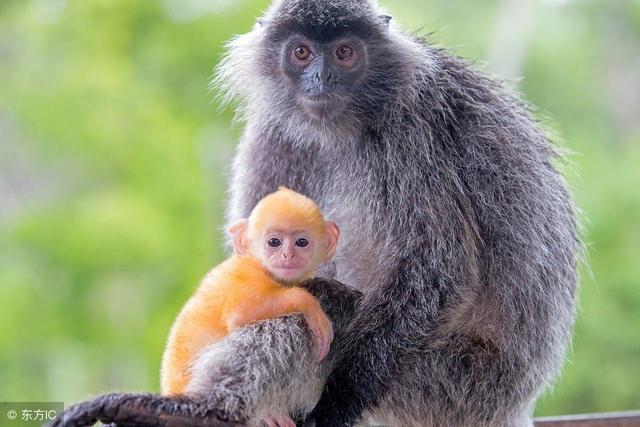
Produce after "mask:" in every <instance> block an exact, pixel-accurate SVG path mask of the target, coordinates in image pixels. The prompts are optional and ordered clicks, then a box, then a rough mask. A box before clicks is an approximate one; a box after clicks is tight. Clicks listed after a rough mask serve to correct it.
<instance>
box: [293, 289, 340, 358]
mask: <svg viewBox="0 0 640 427" xmlns="http://www.w3.org/2000/svg"><path fill="white" fill-rule="evenodd" d="M288 292H289V295H288V298H290V299H291V301H292V302H291V304H292V306H294V307H296V309H298V310H300V312H301V313H302V314H303V315H304V319H305V320H306V322H307V325H308V326H309V329H310V330H311V333H312V334H313V341H314V344H315V356H316V359H317V360H318V361H321V360H323V359H324V358H325V357H327V354H329V347H330V346H331V342H332V341H333V324H332V323H331V320H329V318H328V317H327V315H326V314H325V313H324V311H322V307H321V306H320V303H319V302H318V300H316V299H315V297H314V296H313V295H311V294H310V293H309V292H307V291H306V290H304V289H299V288H294V289H290V290H288Z"/></svg>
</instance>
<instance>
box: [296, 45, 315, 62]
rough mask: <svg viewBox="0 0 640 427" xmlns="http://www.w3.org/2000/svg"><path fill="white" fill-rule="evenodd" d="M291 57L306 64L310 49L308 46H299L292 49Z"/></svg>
mask: <svg viewBox="0 0 640 427" xmlns="http://www.w3.org/2000/svg"><path fill="white" fill-rule="evenodd" d="M293 56H294V57H295V59H297V60H298V61H301V62H306V61H307V60H308V59H309V58H310V57H311V49H309V46H305V45H303V44H299V45H297V46H296V47H294V48H293Z"/></svg>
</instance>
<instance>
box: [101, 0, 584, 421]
mask: <svg viewBox="0 0 640 427" xmlns="http://www.w3.org/2000/svg"><path fill="white" fill-rule="evenodd" d="M216 82H217V83H218V84H220V85H221V86H222V87H223V89H224V90H225V91H226V92H225V93H226V95H227V100H229V101H230V102H236V103H237V106H238V116H239V118H240V119H241V120H243V121H244V123H245V127H246V128H245V133H244V135H243V137H242V140H241V141H240V144H239V146H238V148H237V153H236V157H235V160H234V163H233V173H232V178H231V197H230V206H229V213H228V219H229V220H230V221H233V220H235V219H238V218H241V217H246V215H247V214H248V213H249V211H250V210H251V208H252V207H253V206H254V205H255V203H257V201H258V200H260V199H261V198H262V197H263V196H265V195H266V194H268V193H270V192H272V191H274V190H275V189H276V188H277V187H278V186H280V185H286V186H288V187H289V188H292V189H294V190H296V191H299V192H301V193H303V194H306V195H308V196H309V197H311V198H313V199H314V200H315V201H317V202H318V204H319V205H320V206H321V208H322V209H323V211H324V212H326V214H327V216H328V217H330V218H332V219H333V220H335V221H336V222H337V223H338V224H339V225H340V228H341V231H342V234H341V244H340V247H339V249H338V253H337V254H336V256H335V258H334V261H333V262H332V263H331V265H330V266H328V267H327V268H326V269H325V270H324V271H323V272H322V274H323V276H324V277H325V278H328V279H335V280H337V281H339V282H341V283H345V284H347V285H349V286H351V287H353V288H355V289H357V290H359V291H361V292H362V294H363V297H362V299H361V300H359V299H358V300H357V301H358V302H357V304H356V305H354V307H355V308H354V310H353V311H352V313H353V315H352V318H351V319H350V320H349V321H347V322H346V323H345V326H344V327H343V328H339V329H340V330H339V331H338V332H339V335H340V339H336V341H335V342H334V345H333V349H332V354H331V357H330V359H331V360H330V361H329V362H328V366H327V367H326V369H325V371H327V372H328V371H331V372H330V374H329V376H328V380H327V382H326V386H325V388H324V390H323V393H322V397H321V398H320V401H319V403H318V404H317V406H316V407H315V409H314V410H313V412H312V413H311V414H310V417H309V418H310V419H312V420H313V421H314V422H315V424H316V425H317V426H347V425H354V424H358V423H360V424H365V425H370V424H377V425H392V426H411V425H416V426H527V425H530V424H531V420H530V417H531V414H532V411H533V406H534V403H535V401H536V399H537V397H538V396H539V395H540V393H541V392H542V390H543V389H544V388H545V386H546V385H548V384H549V383H550V382H551V381H552V380H553V378H554V377H555V375H556V374H557V373H558V371H559V368H560V366H561V364H562V361H563V357H564V352H565V348H566V346H567V344H568V342H569V340H570V336H571V330H572V325H573V319H574V312H575V292H576V283H577V274H576V264H577V262H578V259H579V255H580V252H581V245H580V242H579V239H578V226H577V224H576V218H575V208H574V205H573V203H572V200H571V197H570V195H569V194H568V191H567V188H566V184H565V182H564V180H563V178H562V177H561V175H560V174H559V173H558V172H557V170H556V169H555V167H554V164H553V162H554V161H556V160H557V159H558V155H557V153H556V152H555V151H554V149H553V147H552V144H551V143H550V141H549V139H548V138H547V136H546V135H545V134H544V132H542V131H541V130H540V128H539V126H538V124H537V123H536V121H535V120H534V118H533V117H532V116H531V114H530V112H529V111H528V109H527V107H526V105H524V104H523V103H522V102H521V101H519V100H518V99H517V98H516V97H515V96H514V95H512V94H510V93H509V92H508V91H506V90H505V89H503V88H502V87H501V86H500V84H498V83H496V82H495V81H493V80H491V79H488V78H486V77H485V76H483V75H482V74H480V73H478V72H477V71H475V70H474V69H473V68H472V67H470V66H469V65H468V64H466V63H465V62H464V61H462V60H460V59H458V58H456V57H455V56H452V55H451V54H449V53H448V52H446V51H444V50H441V49H438V48H435V47H432V46H430V45H429V44H428V43H427V42H426V41H425V40H422V39H418V38H415V37H413V36H411V35H408V34H406V33H405V32H403V31H401V30H400V29H398V28H397V27H396V26H395V25H393V23H390V18H389V17H388V16H387V15H385V13H384V11H382V10H381V9H380V8H379V7H378V6H377V5H376V4H375V3H374V2H373V1H367V0H325V1H319V0H276V1H275V2H274V4H273V5H272V6H271V8H270V9H269V10H268V11H267V12H266V14H265V16H264V17H263V18H262V19H261V20H260V21H259V22H258V24H256V26H255V27H254V29H253V30H252V31H251V32H250V33H248V34H246V35H244V36H240V37H238V38H236V39H235V40H233V41H232V42H231V43H230V45H229V53H228V55H227V56H226V57H225V59H224V60H223V61H222V64H221V65H220V67H219V73H218V77H217V78H216ZM327 283H328V282H327ZM334 285H335V284H334ZM336 286H339V285H336ZM347 299H349V298H347ZM332 304H336V306H337V305H338V301H337V300H332V301H329V303H328V306H327V307H330V306H332ZM329 309H330V308H328V310H329ZM267 325H270V326H271V327H275V326H276V325H278V326H279V327H283V328H284V330H286V331H289V332H290V333H291V334H292V336H297V337H298V338H297V339H298V340H300V339H302V340H304V339H306V338H300V336H301V334H302V335H303V334H304V333H306V332H299V333H297V332H295V331H296V330H298V331H304V328H299V327H297V326H296V323H295V319H294V318H291V317H289V318H283V319H275V320H271V321H268V322H267ZM298 326H299V325H298ZM296 328H297V329H296ZM240 333H241V334H244V335H242V339H241V341H243V342H251V340H252V339H255V340H258V339H259V338H258V337H257V336H256V334H255V333H253V335H252V332H251V330H246V331H242V332H240ZM247 340H248V341H247ZM228 346H229V347H228V351H231V350H229V349H231V348H233V344H232V343H231V341H230V342H229V343H228ZM307 350H308V349H306V348H305V346H299V347H298V349H297V351H293V352H291V351H286V349H285V346H284V345H283V346H281V347H278V346H277V345H275V346H273V347H272V348H271V349H270V350H265V349H263V350H261V351H259V352H256V353H255V354H259V355H260V356H259V357H261V360H268V361H269V363H267V364H266V365H265V364H259V363H258V364H255V367H253V365H252V364H251V357H247V358H246V360H245V361H243V360H240V359H238V358H236V360H235V363H236V366H235V369H240V368H242V369H243V370H246V371H243V372H251V375H253V377H252V378H256V377H260V378H264V376H261V372H263V371H265V370H266V371H269V370H270V369H271V368H269V366H290V367H291V368H290V373H291V375H287V373H286V372H285V373H284V374H282V375H280V374H279V375H278V376H277V381H278V384H280V385H282V386H283V387H284V386H286V385H287V384H290V382H291V381H293V380H294V379H292V375H293V374H295V373H299V372H301V371H304V370H305V369H306V368H308V366H309V365H308V357H307V356H308V355H306V354H304V353H305V352H306V351H307ZM252 357H254V358H255V357H258V356H255V355H254V356H252ZM203 363H204V362H203ZM270 372H272V373H273V372H275V371H273V370H271V371H270ZM198 374H199V375H203V376H205V377H207V375H209V374H208V372H207V370H205V369H202V371H201V372H199V373H198ZM208 378H209V380H211V379H212V377H211V376H210V375H209V377H208ZM243 378H244V377H243ZM269 378H271V379H273V378H275V377H273V376H270V377H269ZM214 379H215V380H216V381H220V379H221V377H220V375H218V376H215V378H214ZM235 380H237V381H235ZM226 381H230V382H232V383H234V384H239V383H242V381H240V380H239V377H238V376H237V375H236V376H234V374H233V372H232V370H231V369H229V370H228V375H227V377H226ZM234 381H235V382H234ZM204 383H206V381H204ZM312 383H313V386H314V387H315V384H316V383H315V381H309V384H308V387H311V386H312ZM209 384H213V383H211V382H209ZM210 388H211V387H210ZM265 390H266V388H264V387H262V388H259V387H256V386H255V384H254V385H248V384H244V383H243V385H242V386H241V387H240V389H239V391H238V396H240V397H238V399H240V400H242V402H243V404H244V406H243V405H239V406H234V408H240V409H237V410H236V413H239V414H242V415H241V416H240V418H237V419H236V421H238V422H243V420H246V419H247V417H250V416H251V414H252V413H254V412H255V410H256V409H255V407H252V408H248V407H247V402H254V401H258V400H260V397H256V396H262V398H264V399H268V396H267V395H264V394H262V395H261V394H260V393H262V392H264V391H265ZM214 394H215V396H213V395H214ZM200 395H202V396H204V395H206V390H204V389H203V390H201V394H200ZM208 398H209V400H205V401H201V400H196V399H194V400H191V401H190V400H188V399H187V400H186V401H181V402H182V403H181V405H166V406H169V407H170V409H164V406H163V405H160V404H158V400H157V399H159V398H157V397H153V396H148V397H147V398H145V399H142V400H141V401H137V403H138V404H137V406H136V408H135V410H136V411H138V413H141V412H140V411H141V409H140V408H141V407H142V408H144V409H143V410H142V412H143V413H144V414H145V416H149V414H151V416H152V417H155V418H153V419H154V420H155V421H157V420H161V419H162V416H169V417H176V416H178V417H179V416H182V417H188V418H189V419H190V420H192V422H194V423H195V422H197V420H198V414H199V413H201V412H203V411H205V412H206V410H207V409H209V410H210V409H211V407H212V405H214V404H216V405H217V404H219V402H220V401H221V400H220V399H222V401H225V397H224V396H223V395H222V394H221V393H217V392H216V393H213V392H211V393H210V394H209V395H208ZM125 400H126V398H125ZM141 402H142V403H141ZM211 402H214V403H211ZM120 403H122V402H120ZM283 404H284V403H283ZM94 405H95V402H94ZM106 406H108V407H109V406H110V407H111V408H113V407H115V406H117V404H113V405H106ZM134 406H135V405H134ZM223 406H224V405H223ZM248 406H252V405H251V404H249V405H248ZM254 406H255V405H254ZM158 407H161V409H158ZM176 407H177V409H176ZM119 408H124V409H122V410H123V411H124V412H125V413H129V412H130V411H129V409H131V408H128V407H127V405H120V406H119ZM252 411H254V412H252ZM98 412H99V411H98ZM134 412H135V411H134ZM223 412H224V411H222V412H218V413H217V414H218V415H219V414H221V413H223ZM223 415H224V416H223V417H222V418H225V417H226V419H230V417H229V416H228V414H227V415H225V414H224V413H223ZM243 417H244V418H243ZM112 419H113V418H112ZM126 419H127V418H126V417H122V418H121V420H124V421H126ZM201 419H203V418H201ZM115 420H116V421H117V419H115Z"/></svg>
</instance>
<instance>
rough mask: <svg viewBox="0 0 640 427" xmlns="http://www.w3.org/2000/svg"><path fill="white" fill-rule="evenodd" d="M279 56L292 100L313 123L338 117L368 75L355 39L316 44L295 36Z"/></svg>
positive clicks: (362, 49) (359, 42) (361, 47)
mask: <svg viewBox="0 0 640 427" xmlns="http://www.w3.org/2000/svg"><path fill="white" fill-rule="evenodd" d="M281 54H282V72H283V73H284V74H285V75H286V77H287V78H288V80H289V82H290V84H291V87H292V94H293V96H294V97H295V99H296V101H297V103H298V105H299V106H300V107H301V108H302V109H303V110H304V111H305V112H306V113H307V114H308V115H310V116H311V117H312V118H316V119H331V118H334V117H337V116H338V115H339V114H340V113H341V111H342V110H343V109H344V108H345V107H346V106H347V100H348V99H349V96H350V94H351V93H352V92H353V89H354V87H356V86H357V85H359V84H360V83H361V82H362V81H363V80H364V79H365V77H366V74H367V65H368V56H367V47H366V44H365V42H364V41H363V40H362V39H360V38H359V37H357V36H349V35H345V36H342V37H339V38H336V39H335V40H330V41H317V40H312V39H310V38H307V37H305V36H303V35H301V34H296V35H294V36H292V37H290V38H289V39H288V40H286V41H285V42H284V43H283V45H282V53H281Z"/></svg>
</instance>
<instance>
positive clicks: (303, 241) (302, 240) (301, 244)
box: [296, 238, 309, 248]
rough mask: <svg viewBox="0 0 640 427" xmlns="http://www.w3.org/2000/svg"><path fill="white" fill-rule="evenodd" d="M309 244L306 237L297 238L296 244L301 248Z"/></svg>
mask: <svg viewBox="0 0 640 427" xmlns="http://www.w3.org/2000/svg"><path fill="white" fill-rule="evenodd" d="M308 245H309V241H308V240H307V239H305V238H300V239H298V240H296V246H297V247H299V248H306V247H307V246H308Z"/></svg>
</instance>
